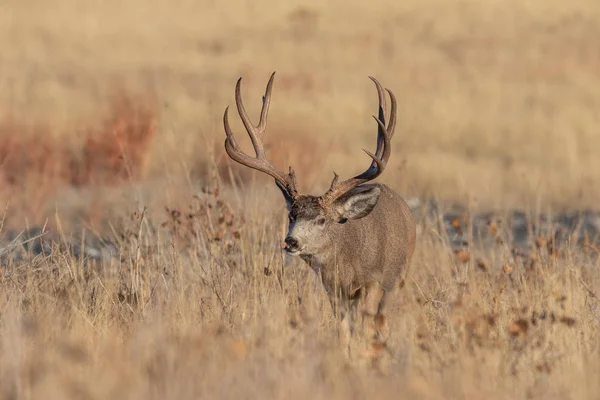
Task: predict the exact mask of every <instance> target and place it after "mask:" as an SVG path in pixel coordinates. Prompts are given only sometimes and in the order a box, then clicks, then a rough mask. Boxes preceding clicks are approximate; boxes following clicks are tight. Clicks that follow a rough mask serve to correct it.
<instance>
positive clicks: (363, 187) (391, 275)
mask: <svg viewBox="0 0 600 400" xmlns="http://www.w3.org/2000/svg"><path fill="white" fill-rule="evenodd" d="M274 75H275V73H273V74H272V75H271V78H270V79H269V83H268V84H267V90H266V92H265V96H264V97H263V107H262V110H261V113H260V122H259V124H258V125H257V126H253V125H252V123H251V122H250V119H249V117H248V115H247V113H246V111H245V109H244V105H243V103H242V100H241V94H240V84H241V78H240V79H239V80H238V82H237V85H236V90H235V97H236V105H237V108H238V112H239V114H240V117H241V119H242V122H243V123H244V126H245V128H246V130H247V131H248V134H249V136H250V139H251V140H252V145H253V147H254V151H255V153H256V157H251V156H249V155H247V154H244V153H243V152H242V151H241V150H240V149H239V147H238V146H237V143H236V141H235V138H234V135H233V132H232V131H231V128H230V126H229V122H228V108H227V109H226V110H225V114H224V116H223V123H224V127H225V133H226V135H227V138H226V140H225V150H226V151H227V154H228V155H229V156H230V157H231V158H232V159H233V160H234V161H237V162H239V163H241V164H243V165H245V166H247V167H250V168H254V169H257V170H259V171H262V172H264V173H266V174H268V175H270V176H272V177H273V178H274V179H275V183H276V184H277V186H278V187H279V189H280V190H281V192H282V194H283V196H284V198H285V201H286V204H287V208H288V218H289V228H288V232H287V235H286V238H285V241H284V242H285V244H284V249H285V250H286V251H287V253H288V254H290V255H294V256H299V257H300V258H302V259H303V260H304V261H305V262H306V263H307V264H308V265H310V267H311V268H312V269H313V270H315V272H317V274H319V276H320V277H321V281H322V283H323V287H324V289H325V291H326V292H327V294H328V296H329V299H330V302H331V305H332V307H333V311H334V313H335V314H336V315H337V316H339V318H340V321H341V325H340V328H341V329H340V334H341V337H342V339H343V345H344V348H345V349H346V350H349V341H350V336H351V334H352V332H353V328H354V320H355V317H356V312H357V311H358V304H359V303H361V302H362V304H363V306H362V307H361V311H362V314H363V317H364V316H366V317H367V318H368V320H369V322H368V324H367V325H368V326H367V328H369V332H368V335H369V339H374V340H382V339H383V337H384V336H385V335H384V332H383V331H384V330H385V328H386V327H387V324H386V323H385V317H384V316H385V305H386V300H387V297H388V296H389V295H390V294H391V293H393V292H394V289H395V288H396V287H397V286H398V281H399V280H400V279H401V277H402V274H404V273H406V271H407V269H408V267H409V264H410V262H411V259H412V255H413V252H414V247H415V238H416V227H415V222H414V219H413V216H412V214H411V211H410V208H409V207H408V205H407V204H406V202H405V201H404V200H403V199H402V197H401V196H400V195H399V194H397V193H396V192H395V191H394V190H392V189H391V188H390V187H388V186H386V185H384V184H381V183H368V182H369V181H371V180H373V179H374V178H376V177H377V176H379V175H380V174H381V173H382V172H383V170H384V169H385V166H386V164H387V161H388V159H389V157H390V153H391V145H390V141H391V138H392V136H393V134H394V130H395V126H396V99H395V97H394V95H393V93H392V92H391V91H389V90H387V92H388V93H389V95H390V98H391V100H392V108H391V112H390V120H389V123H388V125H387V126H386V124H385V119H386V117H385V114H386V104H385V103H386V99H385V93H384V90H383V88H382V87H381V85H380V84H379V82H378V81H377V80H376V79H374V78H371V80H372V81H373V82H374V83H375V86H376V88H377V94H378V98H379V115H378V117H374V118H375V120H376V122H377V125H378V132H377V150H376V152H375V154H372V153H370V152H368V151H366V150H365V152H366V153H367V154H368V155H369V156H370V157H371V159H372V162H371V165H370V166H369V168H368V169H367V170H366V171H364V172H363V173H362V174H360V175H357V176H355V177H353V178H350V179H347V180H345V181H343V182H339V179H338V178H339V177H338V175H337V174H335V173H334V179H333V181H332V183H331V187H330V188H329V190H328V191H327V192H326V193H325V194H323V195H321V196H313V195H300V194H298V191H297V189H296V179H295V173H294V171H293V169H292V168H291V167H290V169H289V173H288V174H285V173H283V172H282V171H280V170H278V169H277V168H276V167H275V166H274V165H273V164H272V163H271V162H270V161H269V160H268V159H267V157H266V154H265V151H264V146H263V143H262V136H263V135H264V132H265V129H266V121H267V114H268V110H269V105H270V101H271V90H272V86H273V78H274ZM347 354H349V353H347Z"/></svg>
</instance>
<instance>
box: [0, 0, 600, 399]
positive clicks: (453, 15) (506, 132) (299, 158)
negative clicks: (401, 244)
mask: <svg viewBox="0 0 600 400" xmlns="http://www.w3.org/2000/svg"><path fill="white" fill-rule="evenodd" d="M0 48H2V51H1V52H0V164H1V166H0V201H1V202H2V204H3V205H6V210H5V212H4V217H3V218H2V221H3V223H2V225H1V228H2V231H1V232H0V236H2V237H4V236H5V234H6V233H7V230H9V229H12V230H14V231H13V232H19V231H22V230H24V229H26V228H29V227H32V226H34V227H37V226H42V227H43V228H44V232H46V231H47V233H44V235H45V236H47V237H51V238H53V240H47V241H46V242H45V243H44V244H43V246H41V247H44V246H46V247H45V248H44V251H39V252H35V251H34V252H32V253H30V254H23V255H21V256H19V257H12V258H8V257H7V255H8V254H9V253H10V254H12V255H14V254H13V253H14V252H15V251H16V250H15V249H16V248H17V247H19V246H17V244H18V243H19V242H22V241H23V240H24V237H23V236H20V237H17V238H14V236H11V238H12V239H14V241H12V242H11V240H10V239H5V240H3V242H2V243H3V245H2V248H1V249H0V257H1V258H2V261H3V265H2V266H1V267H0V268H1V269H0V272H1V275H0V396H2V398H6V399H38V398H43V399H71V398H72V399H82V398H84V399H88V398H89V399H105V398H118V399H142V398H148V397H149V398H155V399H166V398H169V399H170V398H177V399H188V398H190V399H191V398H211V399H212V398H288V399H296V398H299V399H300V398H308V397H316V398H323V399H325V398H343V399H348V398H352V399H354V398H357V399H359V398H394V399H396V398H407V399H447V398H456V399H480V398H481V399H483V398H486V399H596V398H600V383H598V380H597V379H596V377H597V376H598V374H599V373H600V298H599V297H598V296H599V295H600V272H599V271H598V253H599V252H600V246H598V244H599V241H598V240H597V238H581V237H575V236H568V235H567V236H566V237H564V236H562V238H563V239H564V240H562V241H561V242H557V241H556V240H555V239H556V238H555V237H554V236H553V234H549V233H548V232H545V231H538V230H536V231H535V232H532V235H531V241H530V242H528V243H527V246H526V247H525V248H520V249H518V250H517V249H515V248H513V243H512V242H511V240H510V237H511V235H512V234H514V232H513V231H512V230H511V228H510V227H509V226H508V225H506V223H504V224H503V223H500V224H499V225H496V222H495V219H491V220H490V221H489V224H488V228H486V229H487V232H488V235H489V236H490V237H491V243H492V244H491V245H488V246H486V247H485V248H478V247H476V246H475V245H474V244H473V243H474V242H472V241H471V239H472V238H471V236H472V233H471V232H470V230H469V229H467V232H465V237H467V238H468V239H469V243H468V245H467V246H466V249H459V248H457V247H456V246H452V245H451V241H450V240H449V238H448V235H447V234H446V232H444V226H447V225H448V224H446V225H444V224H440V223H439V222H440V221H439V218H441V217H442V216H440V215H436V214H432V213H429V212H425V213H422V214H421V213H419V217H418V222H419V236H418V243H417V250H416V254H415V256H414V259H413V264H412V267H411V270H410V273H409V277H408V279H407V281H406V285H405V287H404V288H403V289H402V291H401V294H400V296H399V297H398V298H397V300H396V302H395V303H394V304H393V307H392V313H391V315H390V324H391V328H392V336H391V338H390V342H389V350H390V351H389V353H386V352H384V354H379V353H378V354H376V356H377V357H381V359H380V360H379V359H377V360H379V361H378V362H375V361H373V357H374V356H373V352H372V351H371V349H362V348H361V345H360V343H356V344H355V345H356V346H357V349H356V354H357V357H356V358H355V359H354V361H353V362H352V363H347V362H345V361H344V359H343V357H342V355H341V354H340V352H339V350H338V347H337V345H336V340H337V338H336V333H335V329H336V324H335V321H334V320H333V318H332V315H331V311H330V308H329V305H328V303H327V300H326V297H325V296H324V294H323V293H322V291H321V290H320V289H321V288H320V287H319V284H318V282H315V279H314V277H313V275H312V273H311V272H310V271H309V270H308V268H306V267H305V266H304V264H302V263H300V262H298V261H295V260H288V259H286V258H285V257H284V255H283V254H282V252H281V249H280V247H281V246H280V243H281V239H282V237H283V234H284V232H285V223H286V216H285V207H284V203H283V199H282V198H281V195H280V194H279V192H278V190H277V189H276V188H275V186H274V185H273V184H272V182H271V180H270V179H265V178H264V177H262V176H260V175H258V174H254V173H249V172H248V171H245V170H244V169H242V168H239V167H238V166H236V165H232V164H231V163H230V162H228V160H227V159H226V157H224V152H223V149H222V146H223V139H224V132H223V128H222V123H221V118H222V115H223V111H224V108H225V106H226V105H228V104H229V105H233V91H234V86H235V81H236V79H237V78H238V77H239V76H243V78H244V80H243V85H242V86H243V87H242V89H243V95H244V99H245V104H246V106H247V108H248V110H249V112H250V113H251V115H252V116H253V117H254V118H256V114H257V112H258V110H259V108H260V96H261V95H262V93H263V90H264V85H265V84H266V81H267V79H268V77H269V74H270V73H271V72H272V71H274V70H275V71H277V75H276V78H275V86H274V92H273V104H272V107H271V112H270V114H269V117H270V118H269V129H268V132H267V138H266V140H267V142H268V144H269V150H268V151H269V152H270V154H272V158H273V160H274V161H275V163H276V164H278V165H279V166H280V167H282V168H285V167H286V166H287V164H292V165H293V166H294V167H295V169H296V171H297V173H298V180H299V185H300V188H301V190H304V191H308V192H318V191H321V190H323V189H324V188H325V187H326V185H328V184H329V182H330V180H331V178H332V176H333V175H332V171H333V170H335V171H336V172H338V173H339V174H340V175H341V176H343V177H346V176H350V175H351V174H354V173H356V172H359V171H362V170H364V168H365V167H366V165H367V164H368V162H369V160H368V157H367V156H366V155H364V153H362V151H361V148H363V147H364V148H367V149H370V150H373V148H374V146H375V134H376V126H375V123H374V122H373V120H372V118H371V117H370V115H371V114H374V113H375V111H376V94H375V89H374V87H373V84H372V83H371V81H369V80H368V79H367V76H368V75H373V76H375V77H377V78H378V79H379V80H380V81H381V82H382V83H383V84H384V85H385V86H386V87H388V88H390V89H392V90H393V91H394V93H395V94H396V96H397V98H398V102H399V110H398V121H399V122H398V128H397V130H396V135H395V137H394V140H393V144H394V149H393V153H392V157H391V163H390V165H389V166H388V168H387V169H386V172H385V173H384V175H383V176H382V178H381V181H383V182H385V183H387V184H389V185H390V186H392V187H393V188H395V189H397V190H398V191H399V192H400V193H402V194H404V195H406V196H410V197H411V198H413V199H414V198H416V197H418V198H420V199H422V200H423V201H425V199H429V198H436V199H441V200H444V201H449V202H454V203H460V204H462V205H464V206H465V207H466V209H467V213H466V214H467V215H466V217H467V218H468V217H469V215H470V212H481V211H487V210H493V211H495V212H496V213H497V215H504V216H506V215H508V214H507V213H508V212H509V211H510V210H514V209H520V210H523V211H524V212H525V213H526V214H527V215H530V216H531V217H532V221H533V222H534V223H535V224H536V226H539V225H541V223H540V221H536V219H535V215H536V213H538V212H541V211H561V212H563V211H565V210H568V211H573V210H583V209H594V208H597V206H598V201H597V199H598V198H600V157H598V156H597V155H598V154H600V132H599V129H598V126H599V125H600V117H599V116H600V114H599V113H598V111H597V110H599V109H600V94H599V93H600V74H599V72H598V71H600V3H599V2H596V1H592V0H573V1H570V2H564V1H559V0H547V1H541V0H526V1H517V0H503V1H500V0H489V1H485V2H484V1H479V2H475V1H457V0H455V1H442V0H427V1H417V0H407V1H402V2H396V1H391V0H376V1H371V2H359V1H357V0H349V1H345V2H341V1H340V2H318V1H315V0H308V1H305V2H303V3H302V4H300V3H299V2H276V1H273V0H257V1H234V2H225V3H224V2H216V1H208V0H204V1H196V2H193V1H189V0H176V1H166V0H148V1H145V2H144V1H140V0H130V1H115V0H107V1H104V2H96V3H93V2H78V1H75V0H55V1H53V2H49V1H40V0H36V1H34V0H4V1H2V2H0ZM232 120H233V121H232V125H233V128H234V129H235V131H236V132H238V136H239V137H240V141H242V142H243V145H244V146H245V148H248V147H249V146H248V145H249V141H248V140H247V139H245V138H244V139H242V138H243V135H242V133H243V129H242V125H241V123H239V120H238V119H237V118H233V119H232ZM461 217H462V216H461ZM453 221H454V220H453V219H451V220H449V224H450V226H453V227H454V228H456V227H457V226H458V225H460V224H458V225H457V226H454V225H455V224H454V222H453ZM597 221H600V218H599V219H598V220H597ZM447 222H448V221H447ZM598 225H600V222H598ZM469 226H471V225H469ZM598 229H600V226H599V227H598ZM597 233H598V232H597ZM82 234H84V235H82ZM82 236H83V237H82ZM96 236H97V237H102V238H109V239H110V240H111V241H112V242H113V243H114V247H115V248H116V249H118V251H117V254H116V255H115V256H114V257H109V258H108V259H106V260H105V261H103V262H98V261H93V260H89V259H88V260H86V259H83V258H80V257H78V256H77V255H76V254H74V253H73V252H70V251H68V249H66V248H65V244H66V243H69V242H71V243H73V242H78V241H79V242H81V243H84V242H86V241H87V240H88V238H90V237H96ZM34 242H35V241H34ZM31 243H33V242H28V243H25V246H24V247H28V246H29V245H30V244H31ZM19 251H21V250H19ZM19 254H21V253H19Z"/></svg>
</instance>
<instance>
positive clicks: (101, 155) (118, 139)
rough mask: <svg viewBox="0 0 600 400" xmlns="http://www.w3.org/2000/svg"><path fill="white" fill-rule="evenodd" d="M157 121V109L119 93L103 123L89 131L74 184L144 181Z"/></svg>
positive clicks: (74, 173)
mask: <svg viewBox="0 0 600 400" xmlns="http://www.w3.org/2000/svg"><path fill="white" fill-rule="evenodd" d="M155 122H156V120H155V108H154V107H151V106H148V105H147V104H144V103H142V102H140V101H139V99H136V98H133V97H131V96H129V95H127V94H126V93H124V92H118V93H117V94H116V95H115V96H114V97H113V101H112V111H111V113H110V115H109V117H108V118H107V120H106V121H105V122H104V124H103V125H102V126H101V127H100V128H99V129H96V130H88V133H87V135H86V139H85V144H84V146H83V150H82V159H81V164H80V165H79V166H78V168H76V170H75V171H73V177H72V178H73V179H72V181H71V183H72V184H79V185H81V184H83V185H86V184H92V183H93V184H116V183H119V182H120V181H122V180H127V179H132V180H137V179H140V178H143V176H144V174H145V172H146V167H147V165H148V156H149V149H150V143H151V141H152V138H153V137H154V134H155Z"/></svg>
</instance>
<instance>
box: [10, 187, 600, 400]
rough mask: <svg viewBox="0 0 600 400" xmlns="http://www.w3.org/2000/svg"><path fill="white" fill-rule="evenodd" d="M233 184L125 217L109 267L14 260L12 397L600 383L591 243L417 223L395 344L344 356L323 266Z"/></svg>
mask: <svg viewBox="0 0 600 400" xmlns="http://www.w3.org/2000/svg"><path fill="white" fill-rule="evenodd" d="M213 189H214V188H213ZM235 197H236V196H235V193H230V192H229V191H227V190H226V191H224V192H223V191H218V190H210V191H207V192H206V193H203V194H201V195H198V196H197V197H196V198H195V199H192V198H191V197H190V198H189V201H190V207H189V210H191V211H190V212H186V211H181V210H177V209H174V208H171V209H167V210H165V211H164V214H163V215H162V216H154V217H151V216H150V214H148V213H146V212H145V211H144V210H140V211H139V212H136V213H133V214H132V215H131V216H129V217H127V218H123V219H122V220H120V224H119V227H120V228H119V233H120V235H119V241H120V245H121V251H122V255H121V258H120V260H115V261H114V262H112V263H110V265H104V266H99V265H93V264H87V263H84V262H82V261H79V260H77V259H73V258H70V257H69V256H68V255H66V254H63V253H57V254H55V255H52V256H49V257H38V258H37V259H34V260H33V261H32V262H31V263H30V264H26V265H11V266H9V267H8V268H7V269H5V270H4V272H3V274H2V277H1V278H0V287H1V289H2V290H1V293H2V295H1V296H0V310H2V327H1V334H0V337H1V338H2V340H1V345H0V348H1V354H2V356H1V357H0V394H1V395H2V396H3V398H32V399H34V398H45V399H54V398H57V399H58V398H60V399H68V398H98V399H100V398H115V397H117V398H131V399H137V398H145V397H149V398H180V399H186V398H199V397H201V398H215V397H218V398H257V397H260V398H284V397H285V398H294V399H295V398H306V397H309V396H310V397H316V398H368V397H377V398H407V399H410V398H429V399H442V398H444V399H446V398H468V399H477V398H493V399H521V398H522V399H531V398H540V399H541V398H544V399H548V398H560V399H563V398H573V399H583V398H590V399H591V398H596V397H597V396H598V395H599V391H600V387H598V384H597V381H596V380H594V379H593V377H594V376H595V374H597V373H598V368H599V367H600V365H599V364H598V360H599V358H598V355H599V354H598V352H599V348H598V340H599V336H598V335H599V331H598V316H599V314H598V312H599V306H600V304H599V302H600V299H599V298H598V293H597V290H598V289H597V288H598V287H599V284H600V274H599V273H598V269H597V264H595V263H594V262H593V261H591V260H590V259H589V258H587V257H585V256H584V255H583V254H582V253H579V251H577V252H570V251H569V248H565V249H561V250H564V251H561V253H560V254H561V255H556V254H555V253H553V254H550V253H548V252H546V251H545V250H544V249H540V250H537V251H536V254H535V255H532V256H531V258H530V262H527V263H526V262H522V261H520V260H518V259H517V258H515V257H513V256H512V253H511V251H510V249H509V248H507V247H506V246H505V245H498V247H497V248H496V249H495V250H493V251H492V252H491V253H488V255H487V258H486V261H485V264H484V263H483V262H481V261H477V262H475V261H469V260H468V259H462V260H461V259H460V258H459V257H455V256H454V255H453V254H452V253H451V252H450V251H449V250H448V249H449V247H448V245H447V243H444V241H443V240H440V239H439V233H438V234H436V233H435V232H434V229H435V228H434V227H435V226H436V225H435V221H433V220H423V221H421V223H420V226H421V229H422V232H423V233H422V234H421V235H420V237H419V240H418V246H417V252H416V254H415V259H414V262H413V265H412V268H411V273H410V275H409V276H410V278H409V280H408V282H407V284H406V286H405V287H404V288H403V290H402V291H401V295H400V296H399V297H398V298H397V299H396V300H395V301H394V303H393V304H392V307H391V311H390V314H389V322H390V327H391V332H392V333H391V337H390V341H389V346H390V355H386V356H385V357H386V358H383V359H382V360H380V361H379V362H376V361H377V359H375V360H373V359H372V358H371V356H370V355H369V349H368V348H365V347H363V345H362V344H361V342H360V341H357V342H356V343H354V353H353V354H354V357H355V359H354V361H353V363H350V364H348V363H347V362H346V361H345V360H344V358H343V355H342V353H341V352H340V351H339V346H338V345H337V344H336V340H337V336H336V334H335V332H336V331H335V329H336V324H335V321H334V320H333V317H332V314H331V310H330V308H329V305H328V302H327V299H326V297H325V296H324V295H323V292H322V290H320V287H319V286H318V285H315V280H314V279H315V277H314V276H313V274H312V272H311V271H310V270H309V269H308V268H306V267H305V266H303V265H301V264H299V263H296V262H293V261H292V262H288V263H286V262H285V259H284V257H283V255H282V253H281V250H280V245H279V240H280V235H281V229H282V220H284V215H283V214H282V213H281V212H277V213H267V214H265V207H264V205H265V201H264V198H263V196H261V194H260V189H258V188H257V190H254V191H253V193H252V194H251V195H250V196H248V197H246V198H245V200H244V203H239V202H238V201H236V200H230V199H234V198H235ZM265 217H267V218H265ZM532 260H533V261H532Z"/></svg>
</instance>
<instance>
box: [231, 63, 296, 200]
mask: <svg viewBox="0 0 600 400" xmlns="http://www.w3.org/2000/svg"><path fill="white" fill-rule="evenodd" d="M274 78H275V72H273V73H272V74H271V78H270V79H269V83H267V89H266V91H265V95H264V96H263V105H262V109H261V111H260V120H259V122H258V125H257V126H253V125H252V122H251V121H250V118H249V117H248V114H247V113H246V109H245V108H244V104H243V103H242V96H241V93H240V92H241V90H240V89H241V84H242V78H239V79H238V81H237V84H236V85H235V104H236V105H237V109H238V113H239V114H240V118H241V119H242V122H243V123H244V127H245V128H246V131H247V132H248V136H250V140H251V141H252V146H253V147H254V152H255V153H256V157H251V156H249V155H247V154H245V153H244V152H242V151H241V150H240V148H239V147H238V145H237V142H236V141H235V138H234V136H233V132H232V131H231V127H230V126H229V119H228V116H227V114H228V111H229V106H227V108H225V114H224V115H223V125H224V126H225V134H226V135H227V138H226V139H225V151H226V152H227V154H228V155H229V157H231V159H232V160H234V161H237V162H238V163H240V164H242V165H245V166H246V167H249V168H253V169H256V170H258V171H261V172H264V173H265V174H267V175H270V176H272V177H273V178H274V179H275V183H276V184H277V186H279V188H280V189H281V191H282V192H283V193H284V196H285V197H286V198H287V199H288V200H290V201H291V200H293V199H294V198H296V196H297V195H298V191H297V189H296V175H295V173H294V170H293V169H292V167H290V172H289V173H288V174H285V173H284V172H282V171H281V170H279V169H278V168H277V167H275V165H273V163H272V162H270V161H269V160H268V159H267V156H266V155H265V149H264V145H263V143H262V138H263V135H264V133H265V129H266V127H267V114H268V113H269V105H270V103H271V89H272V88H273V79H274Z"/></svg>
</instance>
